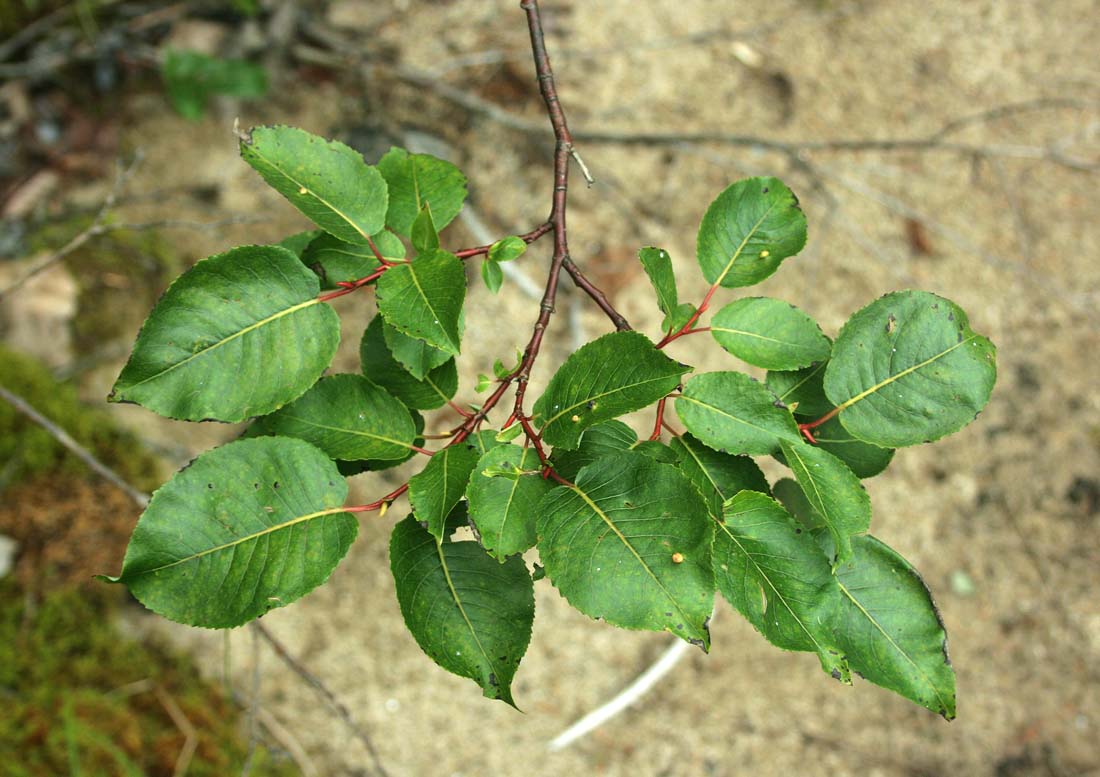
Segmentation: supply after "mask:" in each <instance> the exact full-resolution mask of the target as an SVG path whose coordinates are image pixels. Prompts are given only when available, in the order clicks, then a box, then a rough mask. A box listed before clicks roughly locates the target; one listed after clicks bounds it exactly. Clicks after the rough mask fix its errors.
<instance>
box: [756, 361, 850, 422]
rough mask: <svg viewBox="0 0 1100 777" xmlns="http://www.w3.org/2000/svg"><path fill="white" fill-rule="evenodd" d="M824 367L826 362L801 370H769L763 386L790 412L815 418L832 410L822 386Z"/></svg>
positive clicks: (826, 364)
mask: <svg viewBox="0 0 1100 777" xmlns="http://www.w3.org/2000/svg"><path fill="white" fill-rule="evenodd" d="M826 366H828V362H819V363H817V364H813V365H811V366H809V367H805V368H803V369H801V370H780V371H776V370H771V371H769V372H768V377H767V379H766V381H765V384H766V385H767V387H768V388H769V389H770V390H771V392H772V393H773V394H775V395H776V396H777V397H779V401H781V402H782V403H783V404H785V405H786V406H787V407H789V408H791V411H792V412H795V413H798V414H799V415H804V416H809V417H811V418H817V417H819V416H823V415H825V414H826V413H828V412H829V411H830V410H832V409H833V404H832V403H831V402H830V401H829V398H828V397H826V396H825V388H824V386H823V385H822V383H823V381H824V380H825V368H826Z"/></svg>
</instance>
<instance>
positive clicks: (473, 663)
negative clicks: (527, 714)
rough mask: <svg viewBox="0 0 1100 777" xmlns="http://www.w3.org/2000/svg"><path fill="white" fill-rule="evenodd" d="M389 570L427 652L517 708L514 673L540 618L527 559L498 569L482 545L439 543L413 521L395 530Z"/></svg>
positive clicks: (408, 621) (411, 628) (516, 559)
mask: <svg viewBox="0 0 1100 777" xmlns="http://www.w3.org/2000/svg"><path fill="white" fill-rule="evenodd" d="M390 569H391V570H392V571H393V579H394V584H395V587H396V589H397V601H398V603H399V604H400V605H401V614H402V615H403V616H404V618H405V624H406V625H407V626H408V627H409V631H410V632H412V635H413V637H414V638H415V639H416V642H417V644H418V645H420V648H421V650H423V651H424V652H425V653H427V654H428V656H429V657H430V658H431V659H432V660H433V661H435V662H436V663H437V664H439V665H440V666H441V667H443V668H444V669H446V670H447V671H449V672H453V673H455V674H457V675H459V676H460V677H469V678H471V679H472V680H474V681H475V682H476V683H477V684H478V685H480V686H481V688H482V690H483V691H484V693H485V695H486V696H487V697H489V698H491V699H500V700H502V701H505V702H507V703H508V704H511V705H512V706H515V702H513V701H512V678H513V677H514V676H515V674H516V669H517V668H518V667H519V662H520V660H521V659H522V658H523V654H524V653H525V652H527V645H528V643H529V642H530V641H531V624H532V623H533V621H534V618H535V592H534V584H533V583H532V581H531V576H530V575H529V574H528V573H527V567H526V566H525V565H524V563H523V559H521V558H519V557H518V556H516V557H514V558H510V559H507V560H506V561H505V562H504V563H497V562H496V561H494V560H493V559H492V558H490V557H489V556H488V555H486V553H485V551H484V550H482V549H481V547H479V546H478V544H477V543H476V542H450V541H443V542H437V541H436V539H435V538H434V537H432V536H431V535H430V534H429V533H428V532H426V531H425V530H424V529H423V528H421V527H420V525H419V524H418V523H417V522H416V520H415V519H414V518H413V517H412V516H409V517H408V518H406V519H405V520H404V521H401V522H400V523H399V524H397V526H395V527H394V529H393V535H392V537H391V539H390Z"/></svg>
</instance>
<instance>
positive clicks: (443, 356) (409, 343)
mask: <svg viewBox="0 0 1100 777" xmlns="http://www.w3.org/2000/svg"><path fill="white" fill-rule="evenodd" d="M460 331H461V330H460ZM382 336H383V337H384V338H385V339H386V347H388V348H389V349H390V353H391V354H393V358H395V359H397V361H398V362H399V363H400V364H401V366H402V367H404V368H405V369H406V370H408V371H409V373H410V374H411V375H412V376H413V377H414V378H416V379H417V380H424V378H425V377H426V376H427V374H428V373H429V372H431V371H432V370H434V369H435V368H436V367H438V366H440V365H442V364H446V363H447V362H448V361H450V360H451V359H452V358H453V357H452V356H451V355H450V354H449V353H447V352H446V351H441V350H439V349H438V348H434V347H433V346H430V345H428V344H427V343H426V342H424V341H423V340H418V339H416V338H415V337H409V336H408V335H407V334H405V333H403V332H401V331H399V330H397V329H394V328H393V327H392V326H390V325H389V324H384V325H383V326H382Z"/></svg>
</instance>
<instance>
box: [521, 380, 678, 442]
mask: <svg viewBox="0 0 1100 777" xmlns="http://www.w3.org/2000/svg"><path fill="white" fill-rule="evenodd" d="M681 374H682V373H673V374H670V375H660V376H658V377H654V378H647V379H646V380H641V381H638V382H637V383H631V384H628V385H625V386H616V387H615V388H613V389H611V390H610V391H604V392H602V393H600V394H591V395H589V396H587V397H585V398H584V399H582V400H580V401H578V402H575V403H573V404H572V405H569V406H568V407H565V408H562V410H561V411H560V412H558V413H557V414H555V415H552V416H550V417H549V418H548V419H546V423H544V424H543V425H542V427H543V429H545V428H546V427H548V426H550V424H552V423H554V422H555V421H557V420H558V419H559V418H561V417H562V416H564V415H566V414H567V413H572V412H573V411H574V410H576V409H577V408H578V407H581V406H582V405H587V404H588V403H589V402H595V401H596V400H598V399H603V398H604V397H609V396H611V395H612V394H618V393H621V392H623V391H626V390H628V389H633V388H639V387H640V386H645V385H648V384H650V383H657V382H658V381H662V380H668V379H669V378H673V377H679V375H681Z"/></svg>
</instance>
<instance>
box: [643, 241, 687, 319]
mask: <svg viewBox="0 0 1100 777" xmlns="http://www.w3.org/2000/svg"><path fill="white" fill-rule="evenodd" d="M638 259H640V260H641V262H642V267H643V268H644V269H645V273H646V275H648V276H649V282H650V283H651V284H653V290H654V291H655V292H657V306H658V307H659V308H660V309H661V312H662V313H664V314H665V316H671V315H673V313H674V312H675V311H676V309H677V308H678V307H679V305H680V302H679V299H678V298H677V295H676V276H675V275H674V274H673V272H672V257H670V256H669V255H668V251H666V250H665V249H663V248H654V247H653V246H649V247H647V248H643V249H642V250H641V251H639V252H638Z"/></svg>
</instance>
